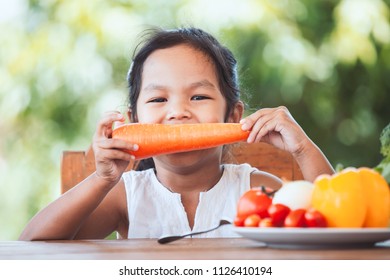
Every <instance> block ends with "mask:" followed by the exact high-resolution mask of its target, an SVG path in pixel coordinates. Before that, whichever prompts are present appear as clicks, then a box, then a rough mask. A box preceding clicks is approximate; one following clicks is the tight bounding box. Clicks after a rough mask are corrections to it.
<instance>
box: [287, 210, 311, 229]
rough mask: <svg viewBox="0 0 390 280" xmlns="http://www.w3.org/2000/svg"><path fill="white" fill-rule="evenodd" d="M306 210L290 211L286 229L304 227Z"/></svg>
mask: <svg viewBox="0 0 390 280" xmlns="http://www.w3.org/2000/svg"><path fill="white" fill-rule="evenodd" d="M305 213H306V210H305V209H296V210H292V211H290V213H289V214H288V215H287V217H286V219H285V220H284V226H285V227H304V226H305V225H306V224H305Z"/></svg>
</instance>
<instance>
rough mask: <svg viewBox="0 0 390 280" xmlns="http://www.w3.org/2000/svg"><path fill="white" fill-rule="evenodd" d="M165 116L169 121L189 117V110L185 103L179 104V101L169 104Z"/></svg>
mask: <svg viewBox="0 0 390 280" xmlns="http://www.w3.org/2000/svg"><path fill="white" fill-rule="evenodd" d="M166 118H167V120H169V121H172V120H183V119H190V118H191V112H190V110H189V109H188V108H187V106H186V105H185V104H180V103H177V104H171V106H170V107H169V110H168V113H167V116H166Z"/></svg>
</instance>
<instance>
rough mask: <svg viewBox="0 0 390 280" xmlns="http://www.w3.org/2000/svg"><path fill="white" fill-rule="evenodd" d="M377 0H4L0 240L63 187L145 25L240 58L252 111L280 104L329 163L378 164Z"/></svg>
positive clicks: (381, 6)
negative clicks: (185, 34)
mask: <svg viewBox="0 0 390 280" xmlns="http://www.w3.org/2000/svg"><path fill="white" fill-rule="evenodd" d="M389 16H390V6H389V1H384V0H342V1H331V0H327V1H310V0H268V1H266V0H247V1H243V0H234V1H229V0H217V1H210V0H194V1H186V0H176V1H165V0H155V1H146V0H142V1H141V0H138V1H137V0H133V1H124V0H116V1H115V0H114V1H101V0H95V1H91V0H89V1H87V0H75V1H72V0H67V1H60V0H45V1H32V0H31V1H27V0H13V1H6V0H0V113H1V114H0V239H1V240H12V239H17V237H18V236H19V234H20V232H21V230H22V229H23V227H24V225H25V224H26V223H27V221H28V220H29V219H30V218H31V217H32V216H33V215H34V214H35V213H36V212H37V211H38V210H39V209H41V208H42V207H44V206H45V205H47V204H48V203H49V202H50V201H52V200H53V199H54V198H56V197H57V196H58V195H59V189H60V180H59V175H60V173H59V172H60V158H61V153H62V151H63V150H83V149H86V148H87V147H88V146H89V144H90V141H91V137H92V134H93V132H94V129H95V126H96V122H97V120H98V119H99V118H100V116H101V115H102V114H103V113H104V112H105V111H107V110H121V111H123V110H124V109H125V107H126V95H127V88H126V73H127V70H128V67H129V64H130V60H131V57H132V53H133V49H134V47H135V46H136V44H137V42H138V39H139V34H140V32H142V30H144V29H145V28H148V27H149V26H162V27H167V28H169V27H176V26H190V25H191V26H197V27H201V28H203V29H205V30H206V31H208V32H210V33H212V34H214V35H215V36H216V37H217V38H218V39H219V40H221V41H222V42H223V43H224V44H226V45H227V46H228V47H229V48H230V49H231V50H232V51H233V52H234V54H235V55H236V57H237V59H238V61H239V70H240V76H241V86H242V91H243V99H244V100H245V101H246V102H247V103H248V112H251V110H255V109H258V108H261V107H272V106H279V105H285V106H287V107H288V108H289V109H290V111H291V113H292V115H293V116H294V117H295V119H296V120H297V121H298V122H299V123H300V124H301V126H302V127H303V128H304V130H305V131H306V132H307V134H308V135H309V136H310V137H311V138H312V139H313V140H314V141H315V142H316V143H317V144H318V145H319V146H320V148H321V149H322V150H323V151H324V153H325V154H326V155H327V156H328V158H329V160H330V161H331V163H332V164H333V165H334V166H336V165H337V164H343V165H344V166H369V167H373V166H375V165H376V164H377V163H378V162H379V161H380V159H381V155H380V153H379V146H380V143H379V140H378V139H379V134H380V131H381V130H382V128H383V127H384V126H385V125H386V124H387V123H388V122H389V121H390V23H389Z"/></svg>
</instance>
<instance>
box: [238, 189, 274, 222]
mask: <svg viewBox="0 0 390 280" xmlns="http://www.w3.org/2000/svg"><path fill="white" fill-rule="evenodd" d="M271 203H272V198H270V197H269V196H268V195H267V194H265V193H264V192H262V190H261V189H250V190H249V191H247V192H246V193H244V194H243V195H242V196H241V197H240V199H239V200H238V204H237V216H238V217H248V216H249V215H251V214H257V215H259V216H260V218H266V217H268V216H269V215H268V211H267V210H268V207H269V206H270V205H271Z"/></svg>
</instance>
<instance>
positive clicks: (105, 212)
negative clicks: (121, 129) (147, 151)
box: [19, 113, 137, 240]
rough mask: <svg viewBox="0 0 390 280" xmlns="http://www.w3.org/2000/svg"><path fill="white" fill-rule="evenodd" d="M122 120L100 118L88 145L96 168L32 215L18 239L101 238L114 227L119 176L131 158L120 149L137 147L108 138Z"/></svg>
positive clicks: (118, 217)
mask: <svg viewBox="0 0 390 280" xmlns="http://www.w3.org/2000/svg"><path fill="white" fill-rule="evenodd" d="M123 120H124V118H123V116H121V115H120V114H118V113H109V114H107V115H106V116H105V117H104V118H103V119H102V120H101V122H100V123H99V125H98V127H97V130H96V133H95V135H94V138H93V145H92V147H93V150H94V153H95V161H96V172H94V173H93V174H92V175H90V176H89V177H88V178H86V179H85V180H84V181H82V182H81V183H79V184H78V185H77V186H75V187H74V188H72V189H71V190H69V191H68V192H66V193H65V194H63V195H62V196H61V197H59V198H58V199H57V200H55V201H54V202H52V203H51V204H49V205H48V206H47V207H46V208H44V209H43V210H42V211H40V212H39V213H38V214H37V215H35V216H34V217H33V219H32V220H31V221H30V222H29V223H28V224H27V226H26V228H25V229H24V231H23V232H22V234H21V236H20V238H19V239H20V240H48V239H74V238H104V237H105V236H106V235H108V234H109V233H111V232H112V231H114V230H115V229H117V228H118V226H119V224H120V221H121V219H122V217H123V215H122V214H121V207H122V208H123V203H118V202H120V201H116V198H117V197H118V196H119V195H118V193H120V192H122V191H124V186H123V182H122V181H120V178H121V176H122V174H123V172H124V171H125V169H126V167H127V165H128V164H129V161H130V160H131V156H130V155H129V154H128V153H125V152H122V151H121V150H122V149H127V150H133V149H136V148H137V147H134V145H132V144H129V143H127V142H125V141H121V140H117V139H111V134H112V124H113V122H115V121H123ZM115 186H116V187H115Z"/></svg>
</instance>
